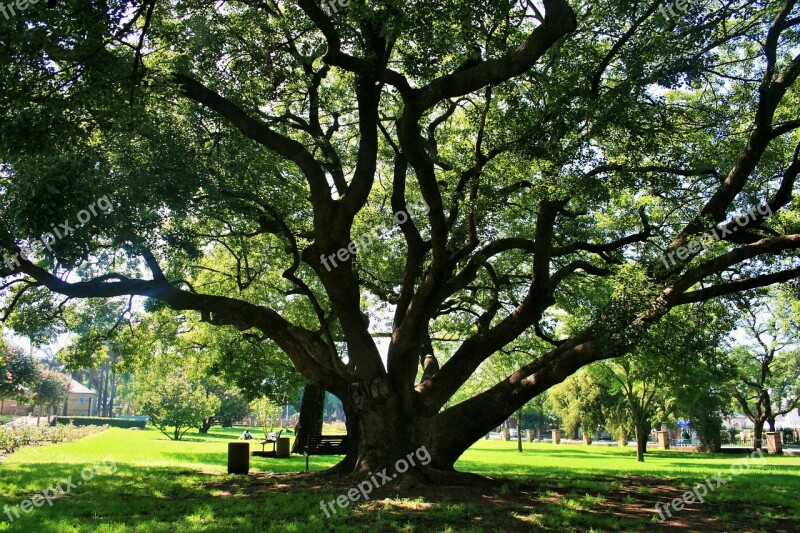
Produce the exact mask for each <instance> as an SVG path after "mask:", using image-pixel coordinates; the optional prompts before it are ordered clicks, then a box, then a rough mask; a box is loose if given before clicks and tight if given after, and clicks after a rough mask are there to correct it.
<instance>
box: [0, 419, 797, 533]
mask: <svg viewBox="0 0 800 533" xmlns="http://www.w3.org/2000/svg"><path fill="white" fill-rule="evenodd" d="M241 431H242V429H240V428H237V429H228V430H224V429H221V428H214V429H212V431H211V433H210V434H209V435H206V436H200V435H196V434H194V435H187V437H186V439H187V440H185V441H183V442H173V441H169V440H167V438H166V437H165V436H163V435H162V434H160V433H159V432H157V431H155V430H153V429H147V430H144V431H132V430H124V429H114V428H112V429H109V430H106V431H104V432H102V433H99V434H96V435H92V436H90V437H87V438H85V439H82V440H79V441H75V442H71V443H65V444H55V445H49V446H41V447H30V448H24V449H22V450H20V451H18V452H17V453H15V454H13V455H10V456H7V457H5V458H4V459H3V461H2V463H0V506H6V505H8V506H14V505H19V504H20V503H21V502H22V501H23V500H25V499H28V498H31V497H32V496H33V495H34V494H36V493H41V492H42V491H44V490H45V489H48V488H50V487H53V486H54V485H56V484H57V483H59V482H60V483H61V484H62V486H64V487H65V486H66V484H65V483H64V481H65V480H66V479H67V478H69V477H70V476H71V480H72V482H73V483H74V484H75V485H76V487H75V488H73V489H72V490H70V491H69V492H68V493H67V494H65V495H60V496H58V497H56V498H55V499H53V500H52V506H50V505H48V503H47V502H45V501H40V502H38V503H40V504H41V505H42V506H41V507H35V508H33V509H32V510H30V512H28V513H21V516H20V518H15V519H14V520H13V521H9V517H8V516H7V515H6V513H5V512H2V513H0V531H25V532H29V531H31V532H32V531H36V532H50V531H52V532H65V531H99V532H110V531H114V532H117V531H148V532H149V531H158V532H161V531H164V532H166V531H297V532H306V531H359V530H369V531H495V530H496V531H509V530H513V531H517V530H534V531H535V530H552V531H571V530H572V531H591V530H593V531H652V530H661V529H663V530H665V531H666V530H667V529H678V530H685V531H697V530H705V531H725V530H727V531H747V530H751V531H767V530H770V531H776V530H784V531H794V530H797V529H798V528H800V524H798V522H797V520H798V519H797V517H798V516H800V504H799V503H798V497H797V495H798V494H799V493H800V457H797V456H795V457H788V456H784V457H766V458H765V464H764V465H763V466H761V467H757V466H758V461H755V462H754V464H753V467H752V468H750V469H749V470H747V471H745V472H743V473H742V474H741V475H739V476H736V477H732V478H731V480H730V481H729V482H727V483H726V484H724V485H722V486H721V487H720V488H719V489H716V490H715V491H713V492H711V493H710V494H708V495H707V496H706V497H705V499H706V501H705V503H703V504H699V503H695V504H692V505H690V506H687V508H686V509H685V510H683V511H682V512H680V513H677V512H676V513H675V516H674V517H673V518H672V519H671V520H669V521H668V522H659V521H658V517H657V515H656V514H655V512H654V510H653V506H654V504H655V503H656V502H659V501H660V502H666V501H668V500H669V499H671V498H674V497H677V496H680V495H681V494H682V493H683V492H684V491H685V490H688V489H689V488H691V487H692V486H694V485H696V484H697V483H699V482H701V481H702V480H703V479H704V478H707V477H708V478H710V477H712V476H714V475H715V474H720V475H722V476H723V477H725V476H731V474H730V470H729V468H730V466H731V464H734V463H738V462H740V461H741V460H742V457H743V456H732V455H706V454H695V453H685V452H672V451H666V452H665V451H656V452H652V453H649V454H648V456H647V459H646V462H645V463H637V462H636V459H635V456H634V455H633V448H630V449H620V448H617V447H601V446H581V445H559V446H554V445H552V444H529V443H525V444H524V446H525V451H524V453H522V454H520V453H519V452H517V451H516V443H515V442H503V441H485V440H482V441H479V442H477V443H476V444H475V445H474V446H473V447H472V448H471V449H470V450H468V451H467V453H465V454H464V456H463V457H462V459H461V460H460V461H459V463H458V464H457V468H458V469H459V470H466V471H472V472H477V473H480V474H483V475H485V476H489V477H492V478H495V479H499V480H501V483H498V484H497V486H496V487H493V488H488V489H483V488H478V487H416V488H410V489H409V490H406V491H403V492H402V493H400V494H399V493H398V492H399V491H400V489H399V488H398V487H397V486H388V485H387V486H386V487H383V488H381V489H380V490H378V491H376V492H375V493H374V494H373V497H372V498H371V499H370V501H369V502H366V503H363V502H358V503H357V504H353V505H351V506H350V507H348V508H347V509H344V510H339V511H338V512H337V513H336V514H335V515H333V516H332V517H330V518H328V517H326V515H325V514H324V513H323V512H322V510H321V509H320V500H326V501H329V500H333V499H335V498H336V497H337V496H338V495H341V494H344V493H346V492H347V489H348V488H350V487H351V486H353V485H354V483H355V482H354V481H352V480H349V481H343V482H333V481H330V480H327V479H319V478H315V477H314V476H306V475H304V474H298V473H300V472H302V471H304V470H305V459H304V458H303V457H302V456H294V457H292V458H290V459H272V458H258V457H254V458H252V459H251V472H252V473H251V475H250V476H229V475H227V474H226V451H227V442H229V441H230V440H232V439H234V438H236V437H237V436H238V435H239V434H241ZM253 433H254V435H258V434H259V433H257V432H256V431H255V430H253ZM251 449H253V448H251ZM254 449H260V446H258V447H257V448H254ZM756 459H757V458H756ZM337 460H338V458H337V457H312V458H311V465H312V467H311V469H312V471H321V470H324V469H325V468H326V467H328V466H332V465H333V464H335V463H336V461H337ZM103 461H105V463H103ZM112 461H113V463H112ZM95 464H96V465H97V466H96V467H93V466H92V465H95ZM86 467H89V468H92V469H93V470H92V472H90V471H89V470H83V469H84V468H86ZM82 471H83V473H84V475H85V476H86V477H87V478H88V477H89V474H92V476H93V477H92V479H90V480H88V481H84V480H83V479H82V478H81V474H82ZM112 471H113V473H112ZM78 481H81V485H80V486H77V482H78ZM11 514H12V517H13V516H14V513H13V511H11Z"/></svg>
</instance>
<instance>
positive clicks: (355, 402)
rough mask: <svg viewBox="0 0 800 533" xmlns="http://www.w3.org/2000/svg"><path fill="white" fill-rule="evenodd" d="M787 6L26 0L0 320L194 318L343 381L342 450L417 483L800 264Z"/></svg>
mask: <svg viewBox="0 0 800 533" xmlns="http://www.w3.org/2000/svg"><path fill="white" fill-rule="evenodd" d="M798 26H800V17H798V6H797V3H796V2H795V1H794V0H786V1H778V2H742V3H738V4H730V3H710V4H707V3H703V2H694V3H691V4H690V5H688V6H687V9H686V10H684V11H682V12H680V13H678V14H677V15H676V16H673V17H669V18H666V17H664V16H663V14H662V13H659V9H658V4H655V3H652V4H641V3H631V2H627V1H621V0H603V1H601V2H600V3H598V2H586V1H582V0H574V1H573V0H570V1H569V2H567V1H565V0H544V1H543V2H542V3H541V4H538V3H536V2H527V1H526V2H507V1H500V0H492V1H488V2H483V3H480V5H476V4H475V3H474V2H471V3H467V2H447V3H442V2H441V1H440V0H415V1H414V2H412V3H408V2H402V1H399V0H389V1H386V2H381V3H379V5H374V6H373V5H367V4H366V3H358V2H353V3H351V6H350V7H349V8H348V9H346V10H340V11H339V12H338V13H336V15H335V16H328V15H326V14H325V12H324V11H323V10H322V9H321V8H320V7H319V5H318V3H317V2H315V1H314V0H298V1H297V2H295V3H287V2H272V1H269V0H268V1H266V2H229V3H226V4H225V8H224V9H218V8H217V6H216V5H211V4H207V3H204V2H198V1H196V0H189V1H186V2H184V1H181V2H177V1H171V0H167V1H165V2H157V3H155V4H153V3H129V2H127V1H125V0H112V1H109V2H100V3H92V4H86V3H74V2H58V3H57V4H56V5H55V6H54V8H53V9H30V10H28V11H26V13H25V17H12V18H11V19H9V20H0V42H1V43H2V45H3V46H2V50H3V52H2V53H0V86H2V87H3V89H4V90H3V91H2V93H1V94H0V162H1V163H2V166H0V169H1V170H2V173H0V203H2V205H3V210H2V212H0V220H1V221H2V222H1V223H0V249H2V253H3V254H4V256H5V257H6V258H7V259H6V261H7V264H6V266H4V267H2V268H0V276H2V278H3V285H0V286H1V287H3V291H4V304H3V306H4V310H3V312H2V315H0V316H2V318H4V319H6V320H7V322H8V323H9V324H10V325H11V326H12V327H14V328H15V329H16V328H18V327H20V328H25V327H28V326H27V325H28V324H33V323H38V324H39V325H41V326H42V328H41V329H45V328H46V327H50V328H56V327H58V326H55V325H48V324H49V322H51V321H52V319H51V317H52V316H53V315H58V314H59V313H60V312H61V311H62V310H63V309H65V308H66V307H68V306H69V305H70V303H72V301H73V300H76V299H84V298H96V299H100V298H119V299H123V298H125V299H127V298H129V297H137V298H143V299H149V300H157V301H158V302H161V303H159V304H152V305H151V304H147V308H148V309H155V308H157V306H158V305H166V306H168V307H170V308H172V309H174V310H177V311H179V312H182V313H187V312H189V311H193V312H197V314H199V315H200V317H202V319H203V320H204V321H205V322H207V323H209V324H211V325H214V326H218V327H221V328H230V330H231V331H233V332H236V331H238V332H240V334H243V335H251V336H255V337H256V338H259V339H261V340H260V342H262V343H263V344H266V345H269V346H270V347H271V349H274V350H275V351H276V352H282V353H284V354H285V357H286V358H287V359H288V360H289V361H291V363H292V365H293V366H294V367H295V368H296V369H297V371H298V372H299V373H301V374H302V376H303V378H305V380H306V381H308V382H310V383H313V384H315V385H318V386H320V387H322V388H324V389H326V390H328V391H330V392H332V393H334V394H335V395H336V396H337V397H338V398H339V399H340V400H341V401H342V403H343V406H344V409H345V411H346V412H347V424H348V428H347V429H348V433H349V435H350V441H351V443H352V446H351V451H350V453H348V455H347V456H346V457H345V459H344V461H343V463H342V465H341V466H340V468H341V470H342V471H343V472H347V473H353V472H368V471H370V470H372V471H374V470H375V469H381V468H383V467H385V466H388V465H390V464H392V463H393V462H394V461H395V460H396V459H397V458H399V457H402V456H405V454H407V453H409V452H410V451H413V450H415V449H417V448H419V447H420V446H422V445H425V446H426V448H427V449H428V450H429V452H430V453H431V455H432V461H431V463H430V464H429V465H427V466H425V467H424V468H423V467H419V468H415V469H414V471H413V472H412V475H415V476H417V477H419V478H420V479H422V480H428V481H438V482H446V481H448V480H453V479H458V478H460V476H457V475H455V474H454V473H453V465H454V464H455V462H456V460H457V459H458V458H459V456H460V455H461V454H462V453H463V452H464V450H465V449H467V447H469V446H470V445H471V444H472V443H473V442H474V441H475V440H477V439H478V438H480V437H482V436H483V435H485V434H486V432H487V431H489V430H490V429H491V428H493V427H496V426H497V425H499V424H500V423H501V422H502V421H503V420H505V419H507V418H508V417H509V416H511V415H512V414H513V413H515V412H517V410H518V409H519V408H520V407H521V406H522V405H525V404H526V403H527V402H528V401H530V400H531V399H532V398H535V397H536V396H538V395H540V394H541V393H543V392H544V391H546V390H547V389H548V388H549V387H551V386H553V385H554V384H557V383H559V382H561V381H563V380H564V379H565V378H566V377H568V376H569V375H571V374H573V373H574V372H576V371H577V370H578V369H580V368H582V367H584V366H586V365H588V364H590V363H592V362H594V361H599V360H603V359H606V358H611V357H618V356H622V355H624V354H626V353H628V352H629V351H631V350H632V349H633V348H635V347H636V345H637V343H638V342H639V340H640V339H641V338H642V337H643V336H644V334H645V333H646V331H647V329H648V328H649V327H650V326H652V325H653V324H655V323H657V322H658V321H659V320H660V319H661V318H662V317H664V316H665V315H666V314H667V313H668V312H669V311H670V310H671V309H674V308H678V307H682V306H689V305H693V304H697V303H699V302H703V301H706V300H709V299H712V298H718V297H723V296H726V295H730V294H733V293H737V292H741V291H743V290H748V289H753V288H757V287H762V286H768V285H772V284H776V283H781V282H785V281H788V280H791V279H794V278H796V277H798V275H799V274H800V267H799V266H798V262H797V253H796V250H797V249H798V248H800V234H798V228H797V223H796V220H797V217H796V215H797V205H798V204H797V202H796V201H795V198H794V192H793V191H794V185H795V181H796V178H797V175H798V172H800V146H799V145H798V143H799V142H800V137H798V128H800V117H798V115H797V109H799V108H800V105H798V104H799V103H800V101H799V97H798V91H797V90H796V80H797V77H798V75H800V56H798V55H797V53H796V50H797V49H798V46H800V34H798V32H797V28H798ZM476 47H477V48H480V50H481V53H480V54H476V53H475V52H476V51H477V48H476ZM31 102H35V105H32V104H31ZM112 193H113V195H114V198H113V203H114V208H113V212H112V211H110V210H107V209H100V210H99V211H98V213H97V215H96V216H94V215H91V213H90V210H89V206H90V205H96V203H97V202H96V201H97V200H98V199H99V198H102V197H104V195H107V194H112ZM422 200H424V205H426V207H425V208H415V207H412V206H417V205H419V206H421V205H423V204H422V202H421V201H422ZM84 212H85V214H83V215H81V213H84ZM749 213H753V216H750V215H749ZM769 214H772V216H768V215H769ZM79 216H80V217H81V220H82V221H85V223H83V222H81V224H80V226H78V225H77V224H75V222H74V221H75V220H76V219H77V218H78V217H79ZM87 216H88V220H87ZM395 220H396V223H395ZM739 220H744V222H743V223H740V222H738V221H739ZM61 221H67V223H68V225H70V222H71V221H72V224H71V226H70V230H71V231H68V230H67V229H66V228H64V227H63V226H60V224H62V222H61ZM57 224H58V226H57ZM59 227H60V228H61V229H63V230H64V232H65V233H66V234H64V233H61V229H59ZM55 229H59V234H60V237H59V236H57V235H55V236H53V237H52V238H50V237H49V236H48V237H47V239H46V240H47V242H48V246H42V245H37V246H34V247H33V248H34V249H33V250H31V249H29V247H30V246H31V245H32V244H35V241H36V239H38V238H39V236H41V235H43V234H44V233H45V232H54V230H55ZM365 237H369V239H365ZM355 240H357V242H358V243H364V244H363V245H362V246H361V247H360V249H359V247H358V246H356V242H355ZM387 330H388V331H387ZM242 332H243V333H242ZM387 332H388V333H390V335H389V336H388V337H381V338H385V339H387V344H388V347H387V349H386V354H385V357H384V354H382V353H381V351H380V350H379V348H378V343H377V342H376V338H375V335H376V334H377V333H387ZM446 336H449V337H450V338H451V339H452V340H453V341H454V342H453V343H452V345H451V348H450V349H448V350H444V351H442V350H439V348H440V346H439V345H437V341H436V339H440V338H443V337H446ZM532 339H538V340H539V341H540V342H537V343H536V344H533V343H531V340H532ZM528 346H534V348H533V349H531V356H530V357H529V358H528V359H526V360H525V361H524V362H522V363H520V364H519V366H517V367H516V368H515V369H514V371H513V372H511V373H509V374H507V375H506V376H504V377H502V378H501V379H499V380H498V381H497V382H496V383H494V384H493V385H492V386H490V387H488V388H486V389H484V390H481V391H479V392H477V393H476V394H475V395H474V396H472V397H470V398H466V399H464V400H462V401H460V402H457V403H456V402H453V401H451V400H452V398H453V397H454V395H456V394H457V391H458V390H459V389H460V388H461V387H462V386H463V385H464V384H465V383H466V382H467V381H468V380H469V377H470V376H471V375H472V374H473V373H475V372H476V371H477V370H478V369H479V368H480V367H481V365H482V364H483V363H484V362H486V361H487V360H490V359H491V358H493V357H495V356H496V355H497V354H499V353H502V352H501V350H510V349H514V348H517V347H522V348H523V349H525V348H527V347H528ZM423 365H424V368H423Z"/></svg>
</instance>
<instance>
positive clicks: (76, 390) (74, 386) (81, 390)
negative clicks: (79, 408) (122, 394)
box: [69, 379, 97, 394]
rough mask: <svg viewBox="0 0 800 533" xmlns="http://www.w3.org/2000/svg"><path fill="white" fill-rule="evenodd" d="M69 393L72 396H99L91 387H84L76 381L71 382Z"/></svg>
mask: <svg viewBox="0 0 800 533" xmlns="http://www.w3.org/2000/svg"><path fill="white" fill-rule="evenodd" d="M69 392H70V393H72V394H97V393H96V392H95V391H93V390H92V389H90V388H89V387H84V386H83V385H81V384H80V383H78V382H77V381H75V380H74V379H71V380H70V381H69Z"/></svg>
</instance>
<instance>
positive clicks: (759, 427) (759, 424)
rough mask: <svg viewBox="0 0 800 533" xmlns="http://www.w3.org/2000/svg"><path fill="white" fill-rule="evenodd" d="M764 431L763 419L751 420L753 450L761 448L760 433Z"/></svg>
mask: <svg viewBox="0 0 800 533" xmlns="http://www.w3.org/2000/svg"><path fill="white" fill-rule="evenodd" d="M763 433H764V420H763V419H759V420H754V421H753V450H759V449H761V435H762V434H763Z"/></svg>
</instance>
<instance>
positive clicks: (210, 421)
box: [199, 416, 214, 435]
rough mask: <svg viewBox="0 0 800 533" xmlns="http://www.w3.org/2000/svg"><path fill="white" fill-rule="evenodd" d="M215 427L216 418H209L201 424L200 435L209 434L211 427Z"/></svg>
mask: <svg viewBox="0 0 800 533" xmlns="http://www.w3.org/2000/svg"><path fill="white" fill-rule="evenodd" d="M213 425H214V417H213V416H212V417H209V418H206V419H205V420H203V423H202V424H200V430H199V431H200V433H201V434H203V435H205V434H207V433H208V430H209V429H211V426H213Z"/></svg>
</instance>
